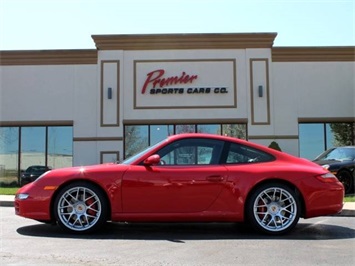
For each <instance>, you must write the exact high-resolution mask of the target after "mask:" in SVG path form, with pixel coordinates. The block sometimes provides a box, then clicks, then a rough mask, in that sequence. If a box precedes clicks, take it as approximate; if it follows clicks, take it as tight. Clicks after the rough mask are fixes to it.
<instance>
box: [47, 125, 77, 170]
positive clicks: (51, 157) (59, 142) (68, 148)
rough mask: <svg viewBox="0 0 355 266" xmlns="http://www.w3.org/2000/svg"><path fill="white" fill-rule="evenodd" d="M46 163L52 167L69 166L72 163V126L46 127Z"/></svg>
mask: <svg viewBox="0 0 355 266" xmlns="http://www.w3.org/2000/svg"><path fill="white" fill-rule="evenodd" d="M47 160H48V162H47V165H48V166H50V167H52V168H63V167H70V166H72V164H73V130H72V127H64V126H63V127H48V157H47Z"/></svg>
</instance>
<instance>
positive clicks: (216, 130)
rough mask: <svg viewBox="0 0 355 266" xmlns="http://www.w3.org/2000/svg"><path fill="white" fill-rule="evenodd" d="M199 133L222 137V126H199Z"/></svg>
mask: <svg viewBox="0 0 355 266" xmlns="http://www.w3.org/2000/svg"><path fill="white" fill-rule="evenodd" d="M197 132H198V133H208V134H218V135H221V125H197Z"/></svg>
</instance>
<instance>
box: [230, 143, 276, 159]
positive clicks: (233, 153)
mask: <svg viewBox="0 0 355 266" xmlns="http://www.w3.org/2000/svg"><path fill="white" fill-rule="evenodd" d="M274 159H275V158H274V157H273V156H272V155H270V154H267V153H265V152H263V151H260V150H256V149H253V148H250V147H247V146H243V145H238V144H235V143H232V144H231V145H230V148H229V151H228V157H227V161H226V162H227V163H228V164H237V163H257V162H270V161H273V160H274Z"/></svg>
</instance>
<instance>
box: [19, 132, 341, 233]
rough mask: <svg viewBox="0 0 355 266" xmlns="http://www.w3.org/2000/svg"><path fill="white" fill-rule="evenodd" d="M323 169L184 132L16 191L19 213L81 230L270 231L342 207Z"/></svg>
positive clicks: (224, 139)
mask: <svg viewBox="0 0 355 266" xmlns="http://www.w3.org/2000/svg"><path fill="white" fill-rule="evenodd" d="M343 197H344V187H343V185H342V184H341V183H340V182H339V181H338V179H337V178H336V177H335V176H334V175H333V174H331V173H330V172H328V171H327V170H325V169H324V168H322V167H321V166H319V165H317V164H315V163H313V162H310V161H307V160H305V159H300V158H297V157H294V156H291V155H288V154H286V153H283V152H279V151H276V150H273V149H269V148H267V147H264V146H261V145H258V144H254V143H251V142H248V141H243V140H240V139H235V138H231V137H224V136H219V135H209V134H180V135H174V136H170V137H168V138H167V139H166V140H164V141H161V142H160V143H158V144H156V145H154V146H151V147H149V148H147V149H146V150H144V151H142V152H140V153H139V154H137V155H135V156H133V157H131V158H129V159H127V160H125V161H123V162H121V163H119V164H102V165H96V166H86V167H73V168H64V169H57V170H52V171H49V172H47V173H45V174H43V175H42V176H41V177H40V178H38V179H37V180H36V181H34V182H33V183H30V184H28V185H26V186H24V187H22V188H20V189H19V190H18V192H17V194H16V199H15V209H16V214H17V215H20V216H23V217H26V218H31V219H35V220H38V221H41V222H46V223H47V222H51V223H53V222H55V223H58V224H59V225H60V226H61V227H63V228H64V229H65V230H67V231H70V232H75V233H84V232H92V231H95V230H97V229H99V228H100V227H102V226H103V224H104V223H105V222H107V221H113V222H122V221H125V222H241V221H248V222H249V223H250V224H251V225H252V226H253V227H254V228H255V229H257V230H259V231H261V232H264V233H268V234H275V235H276V234H282V233H286V232H288V231H290V230H291V229H292V228H293V227H295V225H296V224H297V222H298V220H299V218H300V217H303V218H311V217H316V216H321V215H330V214H336V213H338V212H340V211H341V210H342V206H343Z"/></svg>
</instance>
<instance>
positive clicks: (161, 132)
mask: <svg viewBox="0 0 355 266" xmlns="http://www.w3.org/2000/svg"><path fill="white" fill-rule="evenodd" d="M149 128H150V132H149V136H150V142H149V145H154V144H156V143H158V142H159V141H162V140H163V139H165V138H166V137H168V136H170V135H172V134H173V133H174V128H173V126H171V125H152V126H150V127H149Z"/></svg>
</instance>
